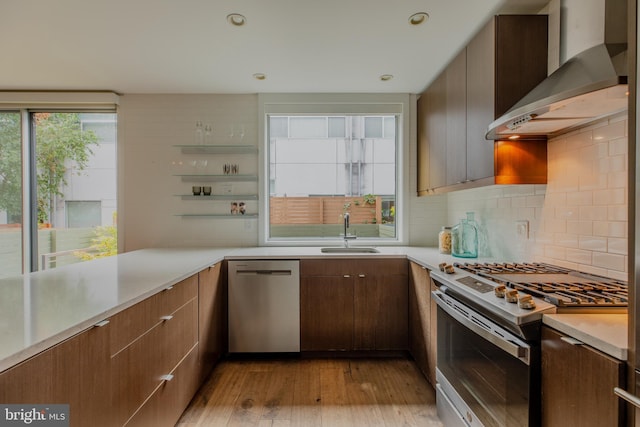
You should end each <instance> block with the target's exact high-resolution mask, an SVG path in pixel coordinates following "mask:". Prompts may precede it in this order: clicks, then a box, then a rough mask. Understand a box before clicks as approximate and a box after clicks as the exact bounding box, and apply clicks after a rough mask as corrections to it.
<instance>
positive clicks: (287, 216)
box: [260, 95, 408, 245]
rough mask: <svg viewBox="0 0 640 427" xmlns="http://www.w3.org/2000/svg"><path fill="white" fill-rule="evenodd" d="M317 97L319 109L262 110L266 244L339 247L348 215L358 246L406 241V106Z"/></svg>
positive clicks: (286, 107) (304, 105)
mask: <svg viewBox="0 0 640 427" xmlns="http://www.w3.org/2000/svg"><path fill="white" fill-rule="evenodd" d="M300 96H301V95H291V96H290V97H295V98H298V99H300V98H299V97H300ZM343 96H344V97H348V96H347V95H343ZM264 97H269V96H267V95H264V96H263V98H264ZM318 97H320V98H322V99H321V100H318ZM358 97H359V96H356V97H355V99H356V100H357V98H358ZM312 98H315V102H314V99H312V101H311V102H307V103H299V102H292V103H287V104H281V103H274V104H271V103H270V102H268V101H267V102H261V103H260V105H261V107H262V108H263V109H264V113H263V114H261V118H262V120H264V141H263V145H262V146H263V150H261V151H262V152H263V156H262V157H263V159H262V164H263V169H264V174H263V175H262V176H263V177H264V185H263V188H262V190H261V200H262V204H261V209H262V211H263V212H264V214H263V215H262V218H264V219H263V220H262V224H261V229H262V230H261V239H263V241H261V243H264V244H310V243H313V242H316V243H318V244H321V245H324V244H330V242H331V241H334V242H335V243H339V242H340V241H341V240H342V235H343V234H344V214H345V213H348V214H349V229H348V233H349V234H352V235H355V236H356V237H357V239H356V244H357V242H358V241H362V240H364V241H366V242H367V244H372V243H376V242H379V243H383V242H400V241H402V232H401V228H400V227H401V225H402V219H401V216H400V215H398V213H399V212H402V209H400V206H401V201H402V197H401V196H402V187H403V186H402V179H401V176H402V174H401V171H402V167H401V165H402V156H403V153H404V150H402V141H403V140H402V135H404V129H403V117H404V116H403V112H405V111H406V108H407V107H406V105H408V102H407V103H406V104H405V103H402V102H397V101H395V102H389V101H388V98H386V99H385V97H383V98H382V99H381V100H378V101H377V102H375V101H374V102H370V103H366V102H357V101H355V102H354V101H346V102H337V101H336V100H335V99H332V96H330V95H327V96H324V97H323V96H312ZM352 243H353V241H352Z"/></svg>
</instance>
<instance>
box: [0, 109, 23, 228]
mask: <svg viewBox="0 0 640 427" xmlns="http://www.w3.org/2000/svg"><path fill="white" fill-rule="evenodd" d="M0 210H4V211H7V212H8V213H9V215H10V217H13V218H20V217H21V216H22V149H21V141H20V113H14V112H7V113H0Z"/></svg>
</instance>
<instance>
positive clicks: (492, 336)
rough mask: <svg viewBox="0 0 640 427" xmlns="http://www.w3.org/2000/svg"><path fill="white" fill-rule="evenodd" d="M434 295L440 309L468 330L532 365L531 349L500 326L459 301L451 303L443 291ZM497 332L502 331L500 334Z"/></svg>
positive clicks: (434, 292)
mask: <svg viewBox="0 0 640 427" xmlns="http://www.w3.org/2000/svg"><path fill="white" fill-rule="evenodd" d="M433 295H434V296H435V297H436V298H437V299H436V303H437V304H438V307H440V308H441V309H442V310H444V311H445V312H446V313H447V314H449V315H450V316H451V317H453V318H454V319H455V320H457V321H458V322H460V323H461V324H462V325H464V326H465V327H466V328H467V329H470V330H471V331H473V332H475V333H476V334H478V335H480V336H481V337H482V338H484V339H485V340H487V341H489V342H491V343H492V344H495V345H496V346H498V347H500V348H501V349H502V350H504V351H506V352H507V353H509V354H510V355H511V356H513V357H516V358H518V359H520V360H521V361H522V362H524V363H525V364H527V365H529V364H530V363H531V351H530V350H531V347H530V346H529V345H527V344H525V343H524V342H522V341H520V340H519V339H517V338H516V337H512V336H511V334H510V333H509V332H507V331H505V330H504V329H502V328H500V327H499V326H497V325H495V324H494V323H493V322H492V321H490V320H489V319H486V318H485V317H483V316H480V315H479V314H477V313H476V312H474V311H473V310H471V309H470V308H468V307H467V306H464V305H462V304H460V303H458V302H457V301H449V300H451V298H447V299H445V296H444V294H443V293H442V292H441V291H433ZM497 331H500V332H499V333H498V332H497Z"/></svg>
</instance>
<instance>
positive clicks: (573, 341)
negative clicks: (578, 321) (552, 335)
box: [560, 337, 584, 345]
mask: <svg viewBox="0 0 640 427" xmlns="http://www.w3.org/2000/svg"><path fill="white" fill-rule="evenodd" d="M560 340H561V341H564V342H566V343H567V344H571V345H583V344H584V343H583V342H582V341H580V340H577V339H575V338H571V337H560Z"/></svg>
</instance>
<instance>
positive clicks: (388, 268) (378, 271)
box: [351, 258, 409, 276]
mask: <svg viewBox="0 0 640 427" xmlns="http://www.w3.org/2000/svg"><path fill="white" fill-rule="evenodd" d="M352 266H353V267H352V268H351V269H352V270H354V273H355V274H358V275H360V274H367V275H376V276H397V275H399V276H407V275H408V274H409V262H408V261H407V260H406V259H404V258H375V259H358V260H356V262H355V263H354V262H352Z"/></svg>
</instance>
